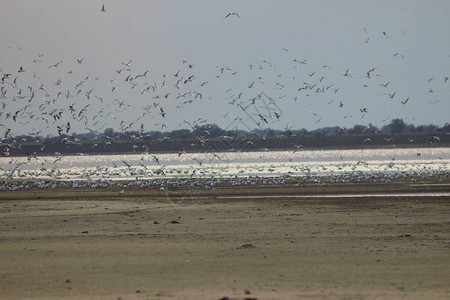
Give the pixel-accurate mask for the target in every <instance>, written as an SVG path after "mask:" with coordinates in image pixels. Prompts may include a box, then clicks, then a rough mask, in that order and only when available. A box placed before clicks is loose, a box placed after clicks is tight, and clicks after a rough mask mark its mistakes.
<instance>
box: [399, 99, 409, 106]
mask: <svg viewBox="0 0 450 300" xmlns="http://www.w3.org/2000/svg"><path fill="white" fill-rule="evenodd" d="M408 101H409V97H408V98H406V99H405V100H404V101H400V102H401V103H402V104H403V105H406V103H408Z"/></svg>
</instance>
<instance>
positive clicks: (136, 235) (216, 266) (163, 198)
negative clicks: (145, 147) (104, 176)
mask: <svg viewBox="0 0 450 300" xmlns="http://www.w3.org/2000/svg"><path fill="white" fill-rule="evenodd" d="M448 191H449V185H448V184H437V185H428V184H422V185H419V184H417V185H410V184H392V185H386V186H382V185H339V186H334V187H333V186H330V187H328V188H319V187H317V186H313V185H311V186H304V187H302V188H301V189H299V188H296V187H270V188H268V187H264V188H244V187H239V188H231V187H222V188H218V189H215V190H210V191H205V190H191V189H180V190H171V191H167V190H166V191H160V190H157V189H129V190H113V189H105V190H93V189H87V190H57V191H42V190H41V191H38V190H37V191H20V192H1V193H0V214H1V218H0V231H1V235H0V276H1V279H0V298H2V299H26V298H33V299H61V298H64V299H227V298H226V297H228V299H449V298H450V285H449V280H448V278H450V199H449V197H448V196H445V195H444V196H433V197H428V196H426V195H424V194H422V193H429V192H433V193H434V192H448ZM363 192H367V193H389V192H392V193H393V192H395V193H408V195H407V196H404V197H399V196H395V195H393V196H386V197H371V196H369V195H368V196H367V197H339V194H344V193H345V194H348V193H359V194H361V193H363ZM415 193H420V194H421V195H422V196H419V195H417V196H415V195H414V194H415ZM308 194H309V195H316V196H317V195H320V194H327V195H328V196H326V197H325V196H324V197H300V198H295V197H286V198H280V197H278V198H277V195H308ZM330 194H333V195H335V196H330ZM237 195H241V196H245V195H248V196H251V197H249V198H232V197H231V196H237ZM258 195H260V196H264V197H260V198H258ZM270 195H272V196H273V197H268V196H270Z"/></svg>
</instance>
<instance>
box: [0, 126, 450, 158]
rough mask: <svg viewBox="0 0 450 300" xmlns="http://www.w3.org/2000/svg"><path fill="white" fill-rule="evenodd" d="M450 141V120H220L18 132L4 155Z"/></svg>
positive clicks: (2, 147)
mask: <svg viewBox="0 0 450 300" xmlns="http://www.w3.org/2000/svg"><path fill="white" fill-rule="evenodd" d="M437 142H440V144H449V143H450V125H449V124H448V123H446V124H445V125H444V126H442V127H439V126H436V125H420V126H414V125H412V124H406V123H405V122H404V121H403V120H401V119H394V120H392V121H391V123H390V124H387V125H385V126H383V127H382V128H378V127H376V126H373V125H371V124H369V125H367V126H364V125H355V126H353V127H352V128H342V127H339V126H334V127H324V128H319V129H315V130H311V131H308V130H306V129H300V130H293V129H289V128H286V129H285V130H275V129H270V128H265V129H255V130H253V131H245V130H238V129H229V130H227V129H222V128H220V127H219V126H217V125H215V124H205V125H202V126H197V127H195V128H192V130H188V129H181V130H173V131H169V132H160V131H148V132H144V131H126V132H118V131H115V130H114V129H112V128H108V129H105V130H104V131H103V132H101V133H100V132H89V133H81V134H76V133H72V134H71V135H66V134H61V135H60V136H51V137H39V136H16V137H9V138H5V139H3V140H2V141H1V143H0V151H1V154H3V155H4V156H7V155H20V154H24V155H25V154H30V153H42V154H45V153H54V152H60V153H118V152H121V153H124V152H145V151H151V152H155V151H172V152H176V151H226V150H236V151H240V150H244V149H245V150H259V149H283V148H284V149H286V148H293V147H299V146H301V147H312V148H314V147H315V148H320V147H358V146H366V145H393V144H396V145H402V144H403V145H405V144H406V145H411V146H415V145H423V144H430V143H437Z"/></svg>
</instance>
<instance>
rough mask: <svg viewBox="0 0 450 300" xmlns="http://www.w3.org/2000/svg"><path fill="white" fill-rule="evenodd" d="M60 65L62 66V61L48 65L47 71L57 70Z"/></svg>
mask: <svg viewBox="0 0 450 300" xmlns="http://www.w3.org/2000/svg"><path fill="white" fill-rule="evenodd" d="M60 64H62V61H60V62H57V63H56V64H54V65H50V66H49V67H48V68H49V69H50V68H57V67H58V66H59V65H60Z"/></svg>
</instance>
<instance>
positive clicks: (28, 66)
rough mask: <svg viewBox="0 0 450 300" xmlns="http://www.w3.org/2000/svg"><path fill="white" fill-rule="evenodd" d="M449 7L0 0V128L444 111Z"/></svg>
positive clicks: (293, 120) (335, 120) (286, 121)
mask: <svg viewBox="0 0 450 300" xmlns="http://www.w3.org/2000/svg"><path fill="white" fill-rule="evenodd" d="M102 4H104V5H105V10H106V11H105V12H102V11H101V7H102ZM230 12H236V13H237V14H239V17H238V16H236V15H231V16H229V17H228V18H225V16H226V15H227V14H228V13H230ZM449 16H450V2H449V1H446V0H442V1H437V0H435V1H298V0H295V1H294V0H292V1H268V0H254V1H211V0H203V1H202V0H192V1H182V0H178V1H164V0H161V1H115V0H111V1H110V0H107V1H104V2H102V1H92V0H89V1H88V0H85V1H61V0H58V1H50V0H42V1H18V0H14V1H13V0H8V1H7V0H0V26H1V28H2V34H1V36H0V75H1V76H2V77H4V75H5V74H11V75H9V76H7V77H6V78H5V79H4V80H3V81H4V82H3V83H0V87H2V94H0V98H1V99H0V112H1V113H2V114H1V115H0V125H1V126H0V133H1V134H2V137H3V132H4V131H6V130H7V129H9V128H11V132H12V134H13V135H18V134H23V133H30V132H36V131H38V130H42V132H41V133H40V134H47V133H50V134H52V135H56V134H58V132H57V126H60V129H62V130H64V131H66V130H67V129H68V128H67V127H68V126H67V122H70V129H69V132H74V131H75V132H86V131H88V130H93V131H100V132H103V130H104V129H105V128H108V127H113V128H114V129H115V130H120V129H121V128H122V129H124V130H130V129H134V130H138V129H140V128H141V126H142V128H144V130H145V131H148V130H161V129H163V130H174V129H186V128H187V129H189V128H190V127H189V125H188V123H190V124H191V125H192V124H194V123H195V122H197V123H198V124H205V123H216V124H218V125H220V126H222V127H223V128H225V127H227V126H235V125H236V124H238V125H239V126H240V127H246V126H247V127H248V128H257V127H260V128H265V127H272V128H278V129H282V128H285V127H286V126H287V127H292V128H294V129H300V128H306V129H314V128H317V127H324V126H334V125H339V126H343V127H352V126H353V125H354V124H363V125H367V124H369V123H372V124H374V125H376V126H380V127H381V126H383V125H385V124H388V123H389V122H390V120H392V119H393V118H403V119H404V120H405V121H406V122H407V123H413V124H416V125H419V124H428V123H433V124H437V125H443V124H444V123H446V122H449V121H450V120H449V117H448V116H449V115H450V80H448V79H447V76H450V18H449ZM19 47H20V49H19ZM77 59H78V60H80V61H81V63H79V62H77ZM82 59H83V60H82ZM130 60H131V61H132V62H131V63H130V64H128V65H126V63H128V62H129V61H130ZM61 61H62V63H60V64H57V63H58V62H61ZM183 61H186V62H184V63H183ZM55 64H57V66H54V67H51V65H55ZM20 67H22V68H23V72H22V70H21V71H20V72H19V69H20ZM146 71H148V72H147V73H145V72H146ZM369 71H370V72H369ZM33 72H34V73H33ZM119 72H120V73H119ZM144 74H145V76H138V75H144ZM174 75H177V76H174ZM126 79H127V80H126ZM177 82H178V84H177ZM33 92H34V97H33V98H31V97H32V96H31V95H32V94H33ZM261 93H264V96H263V97H258V95H260V94H261ZM361 111H363V112H361ZM366 111H367V112H366ZM14 116H15V117H14ZM13 117H14V118H13ZM235 118H238V119H239V120H240V121H239V122H237V123H236V121H235ZM203 119H205V120H203ZM184 120H186V121H187V122H184ZM266 121H267V122H266ZM163 124H164V125H163Z"/></svg>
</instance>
